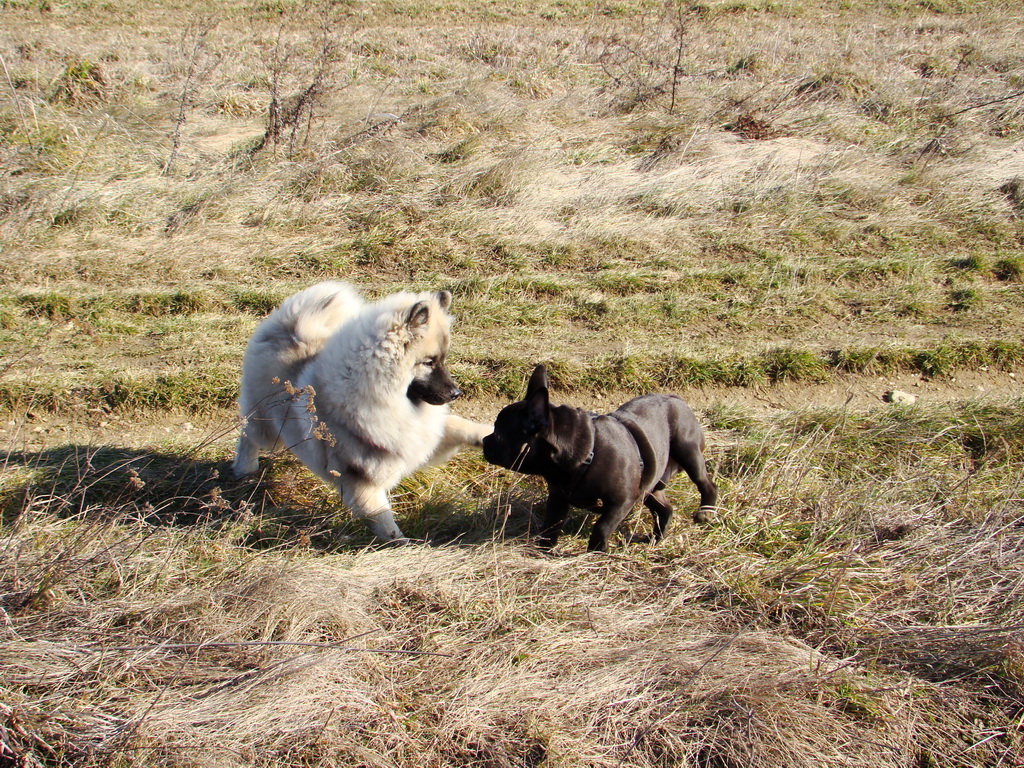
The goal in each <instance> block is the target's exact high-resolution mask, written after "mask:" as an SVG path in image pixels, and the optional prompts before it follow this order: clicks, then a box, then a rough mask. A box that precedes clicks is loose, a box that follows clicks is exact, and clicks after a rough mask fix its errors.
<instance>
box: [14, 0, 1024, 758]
mask: <svg viewBox="0 0 1024 768" xmlns="http://www.w3.org/2000/svg"><path fill="white" fill-rule="evenodd" d="M1018 5H1019V3H1017V2H1011V1H1010V0H1006V1H1005V2H1004V1H1002V0H998V1H997V0H993V1H991V2H975V1H974V0H929V2H921V3H918V2H901V1H900V0H892V1H890V0H886V1H885V2H883V1H882V0H879V1H878V2H871V3H856V4H851V3H838V4H837V3H831V2H828V3H826V2H821V3H817V2H813V3H812V2H803V1H800V2H781V3H777V2H772V3H769V2H760V0H750V1H749V2H733V1H732V0H729V1H728V2H724V1H723V2H719V1H718V0H714V1H712V2H705V3H697V4H683V3H670V4H667V5H664V4H660V3H648V2H645V0H626V1H625V2H620V3H616V4H610V3H597V4H583V3H576V2H571V1H570V2H563V1H562V0H559V1H558V2H546V0H545V1H543V2H531V3H522V4H516V3H506V4H504V5H501V6H495V5H486V6H485V5H480V4H477V3H464V2H451V3H446V4H441V5H438V4H433V5H430V4H424V3H419V2H415V1H413V0H410V1H409V2H398V3H383V4H382V3H376V4H352V3H347V4H346V3H341V4H299V3H290V2H281V3H278V2H269V3H264V2H260V3H255V4H250V3H248V2H246V3H241V2H228V3H218V4H216V7H214V6H213V5H211V4H209V3H205V2H201V1H200V0H196V2H192V3H189V4H187V5H185V6H183V5H182V4H180V3H173V4H170V3H160V2H155V3H154V2H150V3H145V4H142V3H136V2H134V0H117V1H116V2H109V3H95V2H84V1H83V2H63V3H52V2H35V0H9V1H8V2H7V3H5V4H3V10H2V14H3V21H4V24H3V29H2V31H0V64H2V67H0V93H2V94H3V98H2V99H0V169H2V170H0V283H2V288H0V438H2V440H3V443H2V444H3V447H4V453H3V454H2V456H3V460H2V462H0V465H2V466H0V513H2V515H3V517H2V520H0V765H2V766H5V768H6V765H8V764H10V765H16V766H19V768H20V766H33V768H34V767H35V766H40V765H42V766H100V765H104V766H125V767H127V766H143V765H145V766H171V765H178V766H184V765H203V766H210V765H224V766H236V765H237V766H242V765H266V766H310V765H338V766H352V765H367V766H395V768H411V767H412V766H416V767H417V768H420V767H422V766H437V767H438V768H440V767H441V766H460V767H461V766H481V767H483V766H488V767H493V768H504V766H509V768H511V767H512V766H516V767H520V766H531V767H536V768H539V767H540V766H567V767H568V766H580V767H581V768H582V766H620V765H621V766H638V767H639V766H651V767H652V768H653V766H659V768H660V767H663V766H693V768H739V767H740V766H743V768H749V767H751V766H773V767H774V766H804V765H806V766H822V765H827V766H850V765H863V766H872V767H873V768H874V767H876V766H906V765H914V766H918V767H919V768H926V767H930V766H937V765H942V766H964V767H965V768H966V767H967V766H971V767H972V768H973V766H992V768H996V767H997V766H998V767H999V768H1006V767H1007V766H1016V765H1020V764H1022V760H1024V757H1022V755H1024V744H1022V730H1021V716H1022V711H1024V702H1022V694H1021V690H1022V689H1021V686H1022V683H1024V655H1022V648H1024V635H1022V632H1024V629H1022V627H1024V613H1022V607H1021V598H1020V595H1021V588H1022V585H1024V560H1022V555H1021V553H1022V552H1024V541H1022V539H1021V531H1022V530H1024V529H1022V526H1021V519H1022V518H1021V516H1022V501H1021V487H1022V485H1021V484H1022V476H1021V457H1022V454H1021V434H1024V427H1022V425H1021V421H1020V413H1021V403H1020V399H1019V384H1018V382H1019V376H1020V375H1024V371H1022V370H1021V357H1022V354H1024V352H1022V350H1024V347H1022V346H1021V344H1020V338H1021V337H1022V333H1024V325H1022V322H1024V312H1022V311H1021V310H1022V309H1024V294H1022V292H1021V285H1022V283H1021V274H1022V261H1021V242H1022V241H1024V229H1022V222H1024V218H1022V210H1024V209H1022V202H1021V195H1020V193H1019V188H1020V185H1021V181H1020V180H1021V179H1022V178H1024V151H1022V149H1021V147H1022V145H1021V142H1022V140H1024V94H1022V93H1021V89H1022V88H1024V41H1022V38H1021V35H1020V34H1019V27H1020V24H1019V16H1020V11H1019V7H1018ZM325 13H327V14H328V15H330V16H331V19H330V22H331V23H330V25H329V27H328V28H327V29H328V32H329V34H328V35H327V37H324V36H323V31H324V27H323V26H322V25H321V23H322V21H323V19H324V14H325ZM198 29H207V30H209V31H208V32H207V34H206V35H205V37H203V38H202V41H201V45H200V44H199V38H198V37H197V36H196V34H195V30H198ZM190 30H191V33H190ZM183 33H184V34H183ZM190 35H191V36H190ZM190 42H191V47H190ZM197 46H198V47H197ZM275 97H276V101H275ZM272 104H273V105H275V110H276V111H275V114H277V115H278V117H281V118H282V119H283V122H279V123H278V124H277V127H278V129H279V130H277V132H276V134H275V135H274V136H272V137H271V138H274V139H276V141H263V143H262V145H261V139H262V138H263V137H265V136H266V135H267V131H268V128H273V125H271V124H269V123H268V119H269V117H270V114H271V105H272ZM172 158H173V162H171V160H172ZM339 276H343V277H345V278H347V279H350V280H353V281H354V282H356V283H358V284H359V286H360V288H361V289H363V290H365V291H366V292H367V293H368V294H371V295H375V294H382V293H386V292H389V291H391V290H394V289H397V288H398V287H405V286H406V285H409V284H412V285H415V286H417V287H421V286H422V287H424V288H427V287H430V288H448V289H450V290H452V291H453V292H454V293H455V296H456V299H455V301H456V304H455V308H456V312H457V314H458V316H459V322H458V324H457V326H456V328H455V335H454V347H453V364H454V368H455V370H456V373H457V374H458V376H459V378H460V381H461V382H463V383H464V385H465V387H466V389H467V391H471V392H473V393H475V394H478V395H480V396H481V399H479V400H474V401H470V402H467V403H464V404H460V407H461V408H465V409H467V411H470V412H472V413H473V414H474V415H475V416H477V417H478V418H489V417H491V416H493V415H494V411H496V410H497V407H498V406H499V405H500V404H501V402H503V401H504V400H505V399H506V398H507V397H508V396H512V395H518V394H519V393H520V392H521V389H522V384H523V375H524V372H525V371H528V370H529V369H530V368H531V367H532V365H533V364H534V363H536V362H538V361H545V362H548V363H549V365H550V367H551V370H552V371H553V375H554V378H555V381H556V382H557V389H558V390H559V391H560V392H561V393H564V395H565V397H567V398H572V399H573V401H574V402H577V403H579V404H581V405H584V406H586V407H593V408H598V409H605V408H606V407H608V405H609V403H610V398H611V397H613V396H614V397H615V398H618V397H619V396H620V395H621V394H622V392H623V391H624V390H628V391H630V392H635V391H639V390H642V389H651V388H663V387H669V386H670V387H671V388H674V389H685V390H686V393H687V394H688V395H689V396H690V399H691V400H693V401H694V404H695V405H696V406H698V408H699V409H702V410H701V413H702V416H703V417H704V418H705V421H706V422H707V423H708V424H709V426H710V427H711V436H712V440H711V458H712V464H713V465H714V467H715V470H716V480H717V481H718V482H719V483H720V485H721V487H722V490H723V499H724V501H725V504H726V505H727V509H726V514H725V515H724V519H725V522H724V524H723V525H721V526H717V527H714V528H711V529H703V528H696V527H693V526H689V525H687V524H685V523H677V524H676V525H675V526H674V527H673V529H672V531H671V532H670V536H669V537H668V538H667V539H666V541H665V542H664V544H663V545H662V546H661V547H659V548H655V549H649V548H646V547H644V546H638V545H635V544H627V543H625V542H623V543H622V544H621V545H620V546H619V547H618V548H617V549H616V553H615V554H614V555H613V556H610V557H599V556H596V555H585V554H582V550H583V548H584V542H585V538H583V536H582V535H572V534H571V533H570V535H567V536H566V537H565V541H564V543H563V546H562V547H561V548H560V549H559V550H558V551H557V552H556V553H555V554H554V555H551V556H545V555H541V554H539V553H537V552H535V551H533V550H532V549H530V547H529V546H528V545H527V543H526V533H527V530H528V528H529V516H528V509H529V507H530V505H531V504H532V503H533V502H536V501H537V500H538V499H539V498H540V497H541V495H542V494H541V492H540V489H539V488H538V486H537V485H536V484H534V483H532V482H530V481H528V480H522V479H515V478H512V477H510V475H509V474H508V473H505V472H502V471H498V470H496V469H494V468H491V467H487V466H485V465H484V464H483V463H482V461H481V460H479V458H476V457H465V458H462V459H460V460H458V461H456V462H454V463H453V464H451V465H449V466H447V467H445V468H442V469H438V470H433V471H431V472H427V473H424V474H422V475H420V476H417V477H416V478H413V479H410V480H409V481H408V482H407V483H406V484H405V485H404V486H403V487H402V488H401V489H400V493H399V494H398V495H397V497H396V507H397V509H398V512H399V514H400V515H401V516H402V518H403V527H404V528H405V529H406V530H409V531H412V532H413V535H415V536H418V537H420V538H422V539H424V540H427V541H429V542H430V543H429V544H422V545H416V546H413V547H408V548H404V549H375V548H373V547H372V546H371V543H370V542H369V540H368V538H367V534H366V532H365V531H364V530H363V529H362V528H360V527H359V526H356V525H352V524H351V523H350V522H349V521H348V519H347V515H346V513H345V511H344V510H342V509H341V508H340V507H339V505H338V503H337V501H335V500H334V499H333V497H332V496H331V495H330V494H329V493H328V492H327V491H326V489H324V488H323V487H322V486H321V485H320V484H318V483H315V482H313V481H312V480H311V479H310V478H309V476H308V475H306V474H305V473H304V472H303V471H302V470H301V468H300V467H298V466H297V465H296V464H295V463H294V462H289V461H287V460H285V459H282V458H280V457H279V458H277V459H276V460H274V461H272V462H271V463H270V465H269V469H268V471H267V473H266V475H265V477H264V478H263V479H262V481H261V483H260V484H258V485H245V484H243V485H239V484H234V483H232V482H230V481H229V480H228V479H227V478H226V477H218V475H217V471H218V470H219V469H220V468H221V466H222V462H223V460H224V459H225V458H227V455H228V453H229V451H230V442H231V436H232V434H233V431H234V427H235V424H234V421H233V417H232V416H231V414H229V413H227V412H225V411H224V410H223V409H222V407H223V406H224V405H225V404H227V403H229V402H230V401H231V399H232V398H233V397H234V392H235V390H236V387H237V371H238V366H239V361H240V358H241V353H242V349H243V347H244V343H245V341H246V339H247V337H248V335H249V333H250V332H251V330H252V328H253V327H254V325H255V324H256V322H257V321H258V318H259V317H260V315H262V314H264V313H265V312H267V311H268V310H269V308H270V307H272V306H274V304H275V303H276V302H277V301H279V300H280V299H281V298H283V297H284V296H285V295H287V294H288V293H290V292H292V291H294V290H296V289H298V288H300V287H304V286H306V285H308V284H309V283H311V282H314V281H316V280H320V279H325V278H337V277H339ZM954 377H955V378H954ZM897 384H898V385H899V386H905V387H908V388H911V387H912V388H913V391H914V392H915V393H917V394H919V395H920V401H919V405H918V406H917V407H915V408H901V407H898V406H888V405H885V406H883V405H882V404H881V403H880V402H879V400H878V398H879V396H880V394H881V392H882V391H884V390H885V389H891V388H894V387H895V386H897ZM725 385H728V388H723V387H725ZM982 388H984V389H982ZM983 391H984V392H985V393H986V394H988V393H991V394H992V395H993V399H992V400H991V401H977V400H975V399H974V398H975V397H977V396H978V395H979V394H980V393H982V392H983ZM485 396H488V397H485ZM491 398H494V399H491ZM826 402H827V403H828V404H829V407H814V406H822V404H823V403H826ZM804 406H806V407H804ZM766 414H767V415H766ZM193 423H194V424H198V425H200V426H201V428H200V429H195V428H193V426H192V425H193ZM205 424H208V425H209V426H208V427H207V426H203V425H205ZM186 425H187V427H188V429H187V430H186ZM197 435H199V436H198V437H197ZM172 437H176V438H177V439H175V440H172V439H171V438H172ZM133 473H134V474H133ZM671 490H672V494H673V498H674V499H676V500H677V504H678V507H679V509H680V518H681V519H685V517H686V511H687V510H688V504H689V503H690V501H691V499H690V494H691V493H692V489H690V488H689V487H687V484H686V483H685V480H684V481H682V482H681V483H679V484H677V485H676V486H674V487H673V488H672V489H671ZM577 523H578V525H579V526H580V530H581V531H583V532H584V533H585V531H586V530H587V527H588V524H589V523H588V521H586V520H585V519H583V518H582V517H581V518H579V519H578V520H577ZM632 525H633V528H634V530H635V532H637V533H641V532H645V531H646V530H647V527H648V522H647V520H646V519H644V517H643V516H642V515H639V514H637V515H636V516H635V518H634V520H633V521H632Z"/></svg>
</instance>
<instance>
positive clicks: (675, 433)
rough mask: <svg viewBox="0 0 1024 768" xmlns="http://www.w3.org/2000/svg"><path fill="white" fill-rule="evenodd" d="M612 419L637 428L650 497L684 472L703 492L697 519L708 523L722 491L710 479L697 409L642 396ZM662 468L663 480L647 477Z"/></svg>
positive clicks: (669, 399)
mask: <svg viewBox="0 0 1024 768" xmlns="http://www.w3.org/2000/svg"><path fill="white" fill-rule="evenodd" d="M611 415H612V416H614V417H615V418H618V419H619V420H620V421H622V422H623V424H625V425H626V427H627V429H629V428H630V424H631V423H632V424H634V428H632V429H630V433H631V434H632V435H633V439H634V440H636V443H637V446H638V447H639V448H640V454H641V456H642V458H643V461H644V469H645V476H644V489H645V490H646V491H647V492H648V493H652V492H656V491H660V490H662V489H663V488H664V487H665V485H666V484H667V483H668V481H669V480H670V479H671V478H672V476H673V475H675V474H676V473H677V472H678V471H679V470H683V471H684V472H686V474H687V476H689V478H690V480H692V481H693V484H694V485H696V486H697V490H698V491H699V492H700V509H698V510H697V512H696V513H694V516H693V519H694V520H695V521H697V522H708V521H709V520H710V519H711V516H712V515H713V512H714V507H715V506H716V505H717V503H718V488H717V487H716V486H715V484H714V482H712V480H711V478H710V476H709V475H708V470H707V465H706V463H705V461H704V453H703V451H704V430H703V429H702V428H701V426H700V423H699V422H698V421H697V417H696V416H695V415H694V413H693V409H692V408H690V406H689V405H687V404H686V402H685V401H684V400H683V399H682V398H680V397H677V396H675V395H641V396H640V397H635V398H633V399H632V400H630V401H629V402H627V403H625V404H623V405H622V406H621V407H620V408H618V409H617V410H616V411H614V412H613V413H612V414H611ZM639 424H643V425H644V427H643V429H639V428H638V426H639ZM666 452H667V455H665V453H666ZM658 467H664V468H665V469H664V472H663V473H662V474H661V477H659V478H654V477H648V476H647V473H648V472H652V473H653V470H654V469H655V468H658ZM645 502H646V500H645ZM652 511H653V510H652Z"/></svg>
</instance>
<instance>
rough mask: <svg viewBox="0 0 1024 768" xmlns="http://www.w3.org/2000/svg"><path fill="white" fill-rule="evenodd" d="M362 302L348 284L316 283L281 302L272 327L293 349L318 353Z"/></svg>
mask: <svg viewBox="0 0 1024 768" xmlns="http://www.w3.org/2000/svg"><path fill="white" fill-rule="evenodd" d="M362 307H363V300H362V299H361V298H360V297H359V295H358V294H357V293H356V292H355V290H353V288H352V286H350V285H349V284H348V283H342V282H326V283H318V284H317V285H314V286H311V287H309V288H307V289H306V290H304V291H300V292H299V293H296V294H295V295H294V296H289V297H288V298H287V299H285V300H284V301H283V302H282V303H281V306H280V307H278V308H277V310H276V311H275V312H274V315H275V316H276V317H275V319H276V321H277V322H276V325H277V327H278V328H279V329H281V330H282V331H284V332H286V333H288V334H289V335H290V336H291V340H292V343H293V344H294V345H295V346H296V347H306V348H309V349H311V350H318V349H319V348H320V347H322V346H323V343H324V342H325V341H326V340H327V337H328V336H330V335H331V334H332V333H333V332H334V331H335V330H336V329H337V328H338V326H340V325H341V324H342V323H344V322H345V321H346V320H348V319H349V318H351V317H353V316H354V315H356V314H358V313H359V311H360V310H361V309H362Z"/></svg>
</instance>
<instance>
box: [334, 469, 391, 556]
mask: <svg viewBox="0 0 1024 768" xmlns="http://www.w3.org/2000/svg"><path fill="white" fill-rule="evenodd" d="M339 490H340V491H341V498H342V500H343V501H344V502H345V504H347V505H348V508H349V509H351V510H352V517H354V518H357V519H359V520H365V521H366V524H367V525H368V526H369V527H370V531H371V532H372V533H373V535H374V536H376V537H377V538H378V539H383V540H384V541H394V540H396V539H404V538H405V536H404V535H403V534H402V531H401V529H400V528H399V527H398V524H397V523H395V515H394V513H393V512H392V511H391V503H390V502H389V501H388V494H387V491H385V490H383V489H382V488H379V487H377V486H373V485H368V484H367V483H365V482H360V481H358V480H356V481H353V480H351V479H348V481H343V482H342V484H341V488H340V489H339Z"/></svg>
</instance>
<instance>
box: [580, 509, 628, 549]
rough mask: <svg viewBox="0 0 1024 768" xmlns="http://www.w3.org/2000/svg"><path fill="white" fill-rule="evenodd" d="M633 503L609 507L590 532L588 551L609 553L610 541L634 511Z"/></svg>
mask: <svg viewBox="0 0 1024 768" xmlns="http://www.w3.org/2000/svg"><path fill="white" fill-rule="evenodd" d="M633 503H635V502H633ZM633 503H630V502H626V503H625V504H609V505H608V508H607V510H605V512H604V513H602V515H601V517H599V518H598V519H597V522H596V523H594V529H593V530H592V531H591V532H590V541H589V542H588V543H587V551H589V552H607V551H608V539H609V538H610V537H611V535H612V534H613V533H615V531H616V529H617V528H618V527H619V526H620V525H622V521H623V520H625V519H626V516H627V515H628V514H629V512H630V510H631V509H633Z"/></svg>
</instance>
